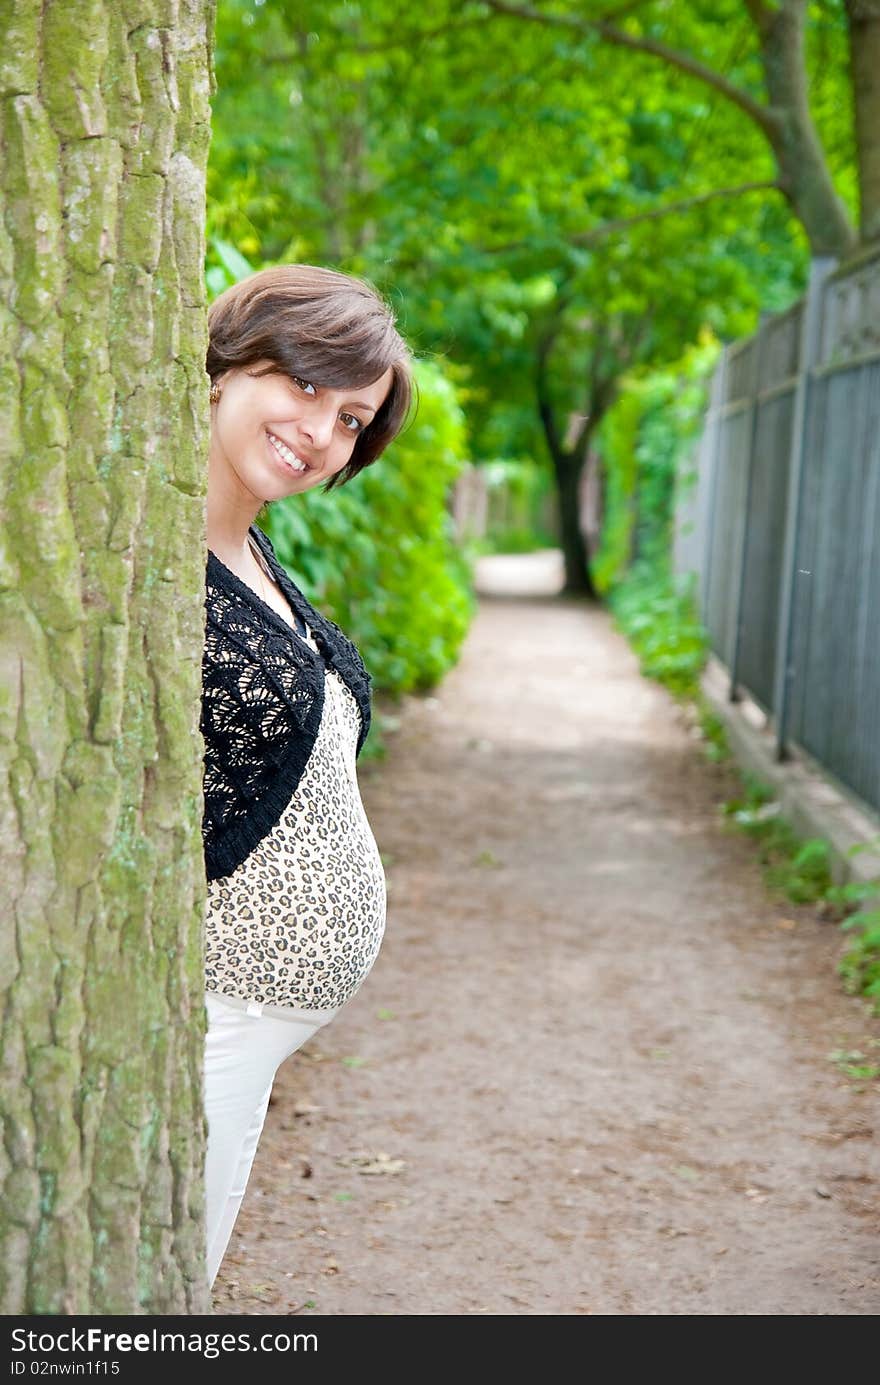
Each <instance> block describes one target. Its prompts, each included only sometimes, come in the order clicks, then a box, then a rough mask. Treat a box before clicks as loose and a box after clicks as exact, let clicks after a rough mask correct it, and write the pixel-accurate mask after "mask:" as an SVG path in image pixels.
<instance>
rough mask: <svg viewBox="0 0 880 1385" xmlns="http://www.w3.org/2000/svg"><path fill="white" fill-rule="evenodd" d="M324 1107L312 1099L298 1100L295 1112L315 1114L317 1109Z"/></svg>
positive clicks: (304, 1114) (299, 1114) (298, 1114)
mask: <svg viewBox="0 0 880 1385" xmlns="http://www.w3.org/2000/svg"><path fill="white" fill-rule="evenodd" d="M322 1109H323V1108H322V1107H320V1106H315V1105H314V1103H313V1102H311V1101H297V1102H296V1103H295V1104H294V1107H293V1114H294V1115H295V1116H313V1115H314V1114H315V1112H316V1111H320V1110H322Z"/></svg>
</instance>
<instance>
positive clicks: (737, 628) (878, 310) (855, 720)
mask: <svg viewBox="0 0 880 1385" xmlns="http://www.w3.org/2000/svg"><path fill="white" fill-rule="evenodd" d="M694 471H695V473H696V475H695V477H694V478H693V480H695V484H690V485H688V484H687V481H686V478H682V479H683V480H684V482H685V484H683V485H682V486H681V489H680V493H679V498H678V503H677V507H676V545H675V565H676V570H677V571H678V572H680V573H687V572H691V573H696V574H697V577H698V583H699V592H700V606H701V612H702V619H703V622H704V624H705V625H706V627H707V629H708V631H709V634H710V638H711V642H712V648H713V650H714V652H715V654H716V655H717V656H718V658H719V659H720V660H721V661H722V662H723V663H724V664H725V665H726V667H727V669H728V671H729V673H730V696H731V699H733V700H735V699H736V698H738V697H739V696H740V694H741V692H746V693H748V695H749V696H750V697H751V698H752V699H753V700H754V701H755V702H756V703H757V704H758V705H759V706H760V707H761V708H762V709H763V710H764V712H765V713H766V715H767V717H768V718H769V719H770V721H771V723H772V725H773V728H774V731H775V736H776V746H777V754H778V756H779V758H784V757H785V755H786V752H787V748H788V747H789V746H790V745H792V744H795V745H797V746H800V747H801V748H803V749H804V750H806V751H807V752H808V753H809V754H810V755H812V756H813V758H814V759H816V760H817V761H819V762H820V763H821V764H822V765H823V766H824V768H825V769H826V770H828V771H830V773H831V774H832V775H833V776H834V777H835V778H836V779H837V780H838V781H840V782H841V783H842V784H844V785H846V786H847V787H848V788H849V789H850V790H852V791H853V792H854V793H855V794H856V795H857V796H858V797H859V798H860V799H862V800H863V802H864V803H866V804H867V805H869V806H870V807H871V808H873V809H875V810H877V809H880V249H874V250H873V251H872V252H870V253H868V254H866V255H863V256H862V257H861V258H860V259H859V260H858V261H856V262H854V263H850V264H848V265H846V266H843V267H841V268H839V269H835V267H834V265H833V263H832V262H829V261H818V262H816V263H815V264H814V266H813V270H812V273H811V277H810V287H809V291H808V293H807V295H806V297H805V298H804V299H802V300H801V302H799V303H797V304H796V305H795V306H794V307H793V308H791V309H790V310H789V311H788V312H786V313H783V314H780V315H779V316H778V317H774V318H771V319H769V320H767V321H766V322H764V323H763V324H762V325H761V327H760V329H759V330H758V331H757V332H756V333H755V335H754V336H752V337H749V338H748V339H747V340H745V341H740V342H735V343H734V344H733V345H731V346H729V347H727V349H726V350H725V351H724V353H723V355H722V358H721V360H720V362H719V365H718V367H717V370H716V372H715V376H714V378H713V381H712V389H711V396H710V407H709V411H708V414H707V417H706V426H705V430H704V432H703V435H702V438H701V441H700V444H699V446H698V448H697V452H696V457H695V464H694Z"/></svg>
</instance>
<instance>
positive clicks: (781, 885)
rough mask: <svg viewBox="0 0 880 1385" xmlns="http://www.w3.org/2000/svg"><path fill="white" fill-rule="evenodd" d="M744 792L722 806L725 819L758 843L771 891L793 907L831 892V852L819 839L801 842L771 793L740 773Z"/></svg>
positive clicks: (770, 790) (760, 857)
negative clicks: (789, 902) (786, 900)
mask: <svg viewBox="0 0 880 1385" xmlns="http://www.w3.org/2000/svg"><path fill="white" fill-rule="evenodd" d="M741 778H742V782H743V793H742V795H741V796H738V797H737V798H733V799H730V800H729V801H728V802H727V803H725V805H724V813H725V815H726V817H727V818H728V819H729V820H730V821H731V822H732V823H734V824H735V825H736V826H737V827H738V828H739V829H740V830H741V831H743V832H745V833H747V835H748V836H750V837H751V838H752V839H753V840H754V841H755V842H756V843H757V844H758V858H759V860H760V861H761V864H762V865H763V867H764V879H765V881H766V883H767V886H768V887H769V888H770V890H771V891H772V892H773V893H774V894H777V895H781V896H783V897H784V898H786V899H788V900H790V901H791V903H792V904H812V903H815V902H816V901H818V900H824V899H826V898H827V897H828V892H829V890H831V889H832V888H833V887H832V883H831V866H830V861H831V851H830V846H829V844H828V842H827V841H825V840H824V839H822V838H821V837H813V838H809V839H808V840H806V841H803V840H801V839H800V838H799V837H798V835H797V834H796V833H795V832H794V830H793V829H792V827H791V826H790V824H789V823H788V822H786V820H785V818H784V817H783V816H782V810H781V806H780V804H779V803H778V802H777V801H776V800H775V799H774V797H773V790H772V789H771V788H770V787H769V786H768V785H766V784H764V783H762V782H761V781H760V780H759V779H757V778H756V777H755V776H754V775H752V774H749V773H745V772H744V773H743V774H742V775H741Z"/></svg>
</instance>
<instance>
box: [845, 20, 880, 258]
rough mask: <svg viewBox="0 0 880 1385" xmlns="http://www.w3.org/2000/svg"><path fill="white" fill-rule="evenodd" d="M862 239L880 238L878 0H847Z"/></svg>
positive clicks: (879, 58)
mask: <svg viewBox="0 0 880 1385" xmlns="http://www.w3.org/2000/svg"><path fill="white" fill-rule="evenodd" d="M846 11H847V16H848V18H849V39H850V43H849V47H850V71H851V73H852V84H853V103H854V107H855V112H854V113H855V129H856V158H857V160H858V168H859V201H860V217H859V221H860V226H861V233H862V240H863V241H874V240H877V239H878V238H880V0H846Z"/></svg>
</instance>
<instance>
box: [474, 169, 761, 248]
mask: <svg viewBox="0 0 880 1385" xmlns="http://www.w3.org/2000/svg"><path fill="white" fill-rule="evenodd" d="M768 191H770V192H779V193H783V195H784V191H785V190H784V188H783V186H782V184H781V183H780V182H778V181H777V182H758V183H740V184H739V185H738V186H736V187H730V188H713V189H712V190H711V192H700V193H697V194H696V196H694V197H686V198H684V199H683V200H682V201H681V202H668V203H667V204H666V205H665V206H664V207H654V208H653V209H652V210H651V211H649V212H635V213H634V214H633V215H632V216H621V217H617V218H616V219H615V220H614V221H601V222H600V223H599V225H598V226H592V227H591V228H590V230H589V231H576V232H575V233H574V235H571V236H567V237H566V240H567V241H569V242H570V243H571V244H572V245H591V244H592V243H593V242H594V241H597V240H602V239H603V238H604V237H605V236H613V235H616V234H617V232H618V231H626V230H628V229H629V227H630V226H637V225H638V224H639V223H640V222H643V221H659V220H660V218H661V217H664V216H674V215H676V214H677V213H678V212H688V211H690V210H691V209H692V208H693V207H699V206H702V204H703V203H704V202H711V201H712V200H713V199H714V198H716V197H738V196H739V195H740V194H741V193H744V192H768ZM533 245H534V242H533V241H530V240H512V241H507V242H506V243H505V244H504V245H490V246H485V247H484V251H483V253H484V254H486V255H501V254H504V253H505V252H506V251H508V250H524V249H526V248H529V247H532V246H533Z"/></svg>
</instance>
